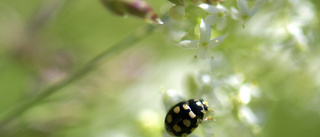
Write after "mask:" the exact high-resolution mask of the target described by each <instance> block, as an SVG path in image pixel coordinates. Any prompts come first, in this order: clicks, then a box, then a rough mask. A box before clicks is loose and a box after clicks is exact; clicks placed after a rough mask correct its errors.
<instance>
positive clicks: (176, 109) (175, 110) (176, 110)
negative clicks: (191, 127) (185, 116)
mask: <svg viewBox="0 0 320 137" xmlns="http://www.w3.org/2000/svg"><path fill="white" fill-rule="evenodd" d="M173 112H174V113H177V114H178V113H179V112H180V107H179V106H176V107H175V108H174V109H173Z"/></svg>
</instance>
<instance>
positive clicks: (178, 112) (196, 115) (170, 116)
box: [164, 99, 214, 136]
mask: <svg viewBox="0 0 320 137" xmlns="http://www.w3.org/2000/svg"><path fill="white" fill-rule="evenodd" d="M208 110H209V107H208V103H207V102H206V101H204V100H202V99H199V100H198V99H190V100H188V101H182V102H180V103H178V104H176V105H174V106H173V107H172V108H171V109H170V110H169V112H168V113H167V115H166V118H165V121H164V124H165V128H166V130H167V131H168V133H169V134H171V135H173V136H186V135H188V134H190V133H191V132H193V131H194V130H195V129H196V128H197V127H198V125H199V124H200V122H202V121H206V120H208V119H211V120H213V121H214V119H212V118H211V117H208V118H205V119H204V114H205V113H206V112H207V111H208Z"/></svg>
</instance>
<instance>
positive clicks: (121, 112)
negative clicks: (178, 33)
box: [0, 0, 320, 137]
mask: <svg viewBox="0 0 320 137" xmlns="http://www.w3.org/2000/svg"><path fill="white" fill-rule="evenodd" d="M148 2H149V3H150V4H151V5H152V6H153V8H154V10H155V11H156V12H157V13H158V15H164V14H165V13H166V11H168V9H169V8H170V6H171V4H170V3H169V2H168V1H165V0H162V1H154V0H149V1H148ZM248 2H249V4H251V5H252V3H254V1H253V0H248ZM224 4H225V6H226V7H231V6H236V2H235V0H227V1H226V2H225V3H224ZM319 4H320V2H319V1H316V0H313V1H308V0H284V1H276V0H270V1H269V2H268V3H267V5H265V6H264V7H263V8H262V9H261V11H260V12H259V13H258V14H256V15H255V16H254V17H253V18H252V19H251V20H250V21H249V22H247V23H246V28H245V29H243V28H242V27H241V25H242V24H241V22H236V21H233V20H231V19H228V21H227V23H228V24H227V28H226V29H225V30H224V31H214V32H213V33H214V36H218V35H222V34H224V33H228V37H227V38H226V40H225V41H224V42H223V43H222V44H221V45H220V46H219V47H218V48H215V49H213V50H214V56H215V59H214V61H213V62H212V64H209V65H208V64H206V65H208V66H209V67H208V66H207V68H205V67H202V66H201V65H198V64H197V61H196V60H194V59H193V56H194V55H195V53H196V51H195V50H183V49H181V48H179V47H177V46H175V44H176V43H175V42H174V41H173V40H170V37H168V34H169V33H170V29H175V28H172V26H170V25H166V22H165V25H163V26H161V27H158V28H157V29H156V30H155V31H154V33H153V34H152V35H151V36H149V37H146V38H145V39H143V40H142V41H140V42H138V43H137V44H134V45H132V47H130V48H128V49H125V50H123V51H121V52H116V53H114V54H112V55H111V56H110V58H108V59H105V60H104V61H103V64H102V65H101V66H100V67H98V68H96V69H94V70H93V71H92V72H90V73H88V74H87V75H85V76H84V77H82V78H80V79H78V80H76V81H74V82H73V83H71V84H69V85H67V86H66V87H64V88H62V89H61V90H58V91H57V92H55V93H54V94H52V95H51V96H49V97H48V98H45V99H44V100H43V101H42V102H39V103H37V104H35V105H34V106H33V107H31V108H29V109H28V110H27V111H26V112H25V113H23V114H22V115H20V116H18V117H15V118H14V120H12V121H11V122H10V123H6V124H5V125H1V127H0V137H12V136H13V137H44V136H45V137H88V136H90V137H161V136H168V135H167V134H166V133H165V130H164V127H163V124H164V122H163V121H164V117H165V114H166V108H165V105H164V104H166V100H165V99H162V96H163V95H164V94H166V90H165V89H175V91H176V92H177V93H180V94H182V96H183V97H184V98H186V99H188V98H199V97H202V98H205V99H206V100H208V102H209V104H210V106H211V107H212V108H214V109H215V110H216V112H215V114H214V118H215V119H216V120H217V122H215V123H212V122H205V123H204V124H201V126H200V127H199V129H197V130H196V131H195V133H194V134H192V135H191V136H193V137H198V136H199V137H200V136H215V137H252V136H259V137H260V136H261V137H319V136H320V130H319V129H320V109H319V106H320V87H319V86H320V71H319V69H320V57H319V53H320V47H319V46H320V45H319V42H320V40H319V32H320V31H319V30H320V28H319V20H318V19H319V11H320V9H319ZM172 22H173V23H177V24H179V23H181V22H183V21H179V22H175V21H172V20H171V23H172ZM146 25H147V24H146V23H145V22H144V21H143V20H140V19H138V18H134V17H131V16H129V17H127V18H121V17H118V16H115V15H113V14H111V13H110V12H109V11H108V10H106V9H105V8H104V7H103V5H102V4H101V3H100V1H99V0H96V1H89V0H32V1H24V0H0V121H3V120H4V119H5V118H6V117H7V116H8V114H10V113H9V112H10V111H11V110H12V109H13V108H15V107H17V106H19V105H20V104H21V102H23V101H25V100H28V99H30V98H32V97H34V96H36V95H37V94H39V93H40V92H41V91H43V90H44V89H46V88H47V87H49V86H50V85H53V84H55V83H57V82H59V81H61V80H63V79H65V78H66V77H68V76H70V74H72V73H74V72H75V71H77V70H79V69H80V68H82V67H83V66H84V65H85V63H87V62H88V61H90V60H91V59H92V58H94V57H95V56H97V55H98V54H99V53H101V52H102V51H104V50H106V49H108V48H109V47H111V46H112V45H113V44H115V43H117V42H119V41H121V40H122V39H123V38H125V37H126V36H128V35H129V34H131V33H132V32H134V31H135V30H137V29H139V28H141V27H143V26H146ZM178 26H179V25H178ZM180 27H181V26H180ZM177 29H178V28H177ZM179 29H181V28H179ZM189 29H190V28H189ZM191 29H193V28H191ZM169 36H170V35H169ZM206 76H209V78H210V81H211V83H206V82H207V81H206V80H203V79H204V78H206ZM199 79H200V80H199ZM201 80H202V82H201ZM203 81H205V82H203ZM170 91H171V90H170ZM195 92H196V93H195Z"/></svg>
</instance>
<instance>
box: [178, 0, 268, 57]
mask: <svg viewBox="0 0 320 137" xmlns="http://www.w3.org/2000/svg"><path fill="white" fill-rule="evenodd" d="M267 1H268V0H256V2H255V5H254V6H253V7H252V8H251V9H249V7H248V3H247V0H237V6H238V9H239V10H237V9H236V8H234V7H232V8H231V15H232V18H233V19H235V20H242V21H243V27H244V24H245V22H246V21H247V20H248V19H250V17H252V16H253V15H254V14H255V13H256V12H257V11H258V10H259V9H260V8H261V7H262V6H263V5H264V4H265V3H266V2H267ZM199 7H200V8H201V9H203V10H204V11H206V12H207V13H208V14H209V15H208V16H207V17H206V18H205V19H201V23H200V40H183V41H181V42H180V43H178V46H179V47H182V48H185V49H198V53H197V55H196V56H195V58H199V59H208V58H213V55H212V52H211V48H214V47H217V46H218V45H220V44H221V43H222V42H223V41H224V39H225V37H226V36H227V35H222V36H220V37H217V38H213V39H211V27H212V26H214V25H216V28H217V29H218V30H222V29H224V28H225V27H226V17H227V16H228V15H229V10H228V9H227V8H225V7H224V6H222V5H221V4H220V3H218V4H217V6H213V5H210V4H207V3H202V4H199Z"/></svg>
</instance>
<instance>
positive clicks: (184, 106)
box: [182, 104, 190, 110]
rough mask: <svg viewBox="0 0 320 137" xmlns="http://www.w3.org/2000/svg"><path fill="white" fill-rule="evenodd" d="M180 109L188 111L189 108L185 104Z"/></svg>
mask: <svg viewBox="0 0 320 137" xmlns="http://www.w3.org/2000/svg"><path fill="white" fill-rule="evenodd" d="M182 107H183V109H184V110H188V109H190V107H189V106H188V105H187V104H183V105H182Z"/></svg>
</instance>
